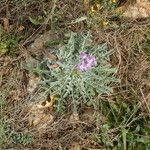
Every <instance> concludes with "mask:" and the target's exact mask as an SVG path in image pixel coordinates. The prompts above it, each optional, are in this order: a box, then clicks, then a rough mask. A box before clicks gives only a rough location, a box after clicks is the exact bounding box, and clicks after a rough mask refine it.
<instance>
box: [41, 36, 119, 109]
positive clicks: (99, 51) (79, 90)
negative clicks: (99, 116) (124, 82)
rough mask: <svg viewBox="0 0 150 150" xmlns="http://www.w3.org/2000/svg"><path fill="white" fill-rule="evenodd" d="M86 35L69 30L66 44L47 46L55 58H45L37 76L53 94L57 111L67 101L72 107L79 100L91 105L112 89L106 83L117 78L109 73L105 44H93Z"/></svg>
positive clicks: (109, 67) (47, 90)
mask: <svg viewBox="0 0 150 150" xmlns="http://www.w3.org/2000/svg"><path fill="white" fill-rule="evenodd" d="M90 38H91V35H90V33H88V34H87V35H86V36H85V35H84V36H78V35H76V34H75V33H71V35H70V39H69V41H68V43H67V44H64V45H63V46H60V47H59V48H56V49H50V50H49V52H50V54H51V55H54V56H55V57H57V59H48V58H46V60H45V62H46V65H47V68H45V69H46V72H45V71H44V72H45V73H44V72H43V73H41V74H40V76H41V77H42V85H43V87H44V90H46V92H48V93H50V95H53V96H56V97H57V110H58V111H60V110H61V109H62V108H63V107H64V106H65V103H66V102H67V101H70V102H71V103H72V106H74V107H73V108H74V109H73V110H74V111H77V106H78V104H79V103H88V104H93V105H94V101H95V100H94V98H95V97H96V96H98V95H100V94H108V93H110V92H112V88H111V87H109V84H110V83H111V82H118V80H117V79H116V78H114V77H113V73H114V72H115V71H116V69H114V68H112V67H111V65H110V63H109V57H110V54H111V52H108V51H107V45H106V44H102V45H94V44H92V41H91V40H90ZM54 66H57V67H54ZM94 106H95V105H94ZM95 107H96V106H95Z"/></svg>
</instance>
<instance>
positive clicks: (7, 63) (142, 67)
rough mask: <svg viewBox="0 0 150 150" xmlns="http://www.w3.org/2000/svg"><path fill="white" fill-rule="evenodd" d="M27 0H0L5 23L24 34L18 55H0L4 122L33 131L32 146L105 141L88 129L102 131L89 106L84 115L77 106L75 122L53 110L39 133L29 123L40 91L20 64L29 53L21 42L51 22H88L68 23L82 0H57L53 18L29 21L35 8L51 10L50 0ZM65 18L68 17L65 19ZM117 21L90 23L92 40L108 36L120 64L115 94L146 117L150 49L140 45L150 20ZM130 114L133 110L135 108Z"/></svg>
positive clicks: (62, 25) (66, 26)
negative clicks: (116, 24) (30, 88)
mask: <svg viewBox="0 0 150 150" xmlns="http://www.w3.org/2000/svg"><path fill="white" fill-rule="evenodd" d="M26 4H27V5H23V4H21V3H20V2H17V3H16V4H15V5H14V4H11V3H10V2H7V1H4V2H2V3H1V4H0V5H1V6H2V7H1V9H0V12H1V17H7V18H8V19H9V24H10V25H12V30H13V32H14V33H15V34H16V35H17V36H20V35H23V37H24V38H23V40H22V41H21V42H20V45H21V46H20V47H21V50H20V53H19V54H18V55H19V56H18V57H15V58H12V57H9V56H3V57H1V58H0V64H1V66H0V74H1V77H2V80H1V81H0V91H1V92H2V93H5V96H6V106H5V107H4V110H6V113H5V115H6V116H7V118H9V119H8V124H9V125H10V126H11V127H10V130H9V131H13V132H15V133H25V134H26V133H30V134H31V135H33V139H34V141H33V142H32V143H31V144H29V145H28V146H27V147H28V148H29V149H31V150H32V149H33V150H34V149H41V150H42V149H67V148H68V149H71V148H72V143H73V142H75V143H77V145H80V147H82V149H88V148H90V149H92V148H93V149H94V148H97V149H102V148H104V149H105V145H101V144H100V142H98V141H97V140H95V138H93V136H91V135H92V133H95V132H96V133H97V134H98V133H99V132H100V130H99V127H98V125H97V121H96V117H94V118H92V115H93V114H94V115H95V116H99V114H97V112H95V111H94V110H90V113H89V116H90V117H89V116H88V117H87V116H86V117H85V116H84V115H85V114H88V110H86V109H85V108H82V111H83V112H82V111H81V112H82V113H80V114H79V118H80V121H77V122H75V123H72V122H70V119H69V118H70V116H71V114H66V115H62V116H59V115H57V114H55V112H52V115H53V116H54V122H53V123H50V124H47V126H46V129H45V130H42V132H41V133H40V132H39V130H37V126H35V127H30V126H29V122H28V116H29V111H28V109H29V104H30V102H31V101H33V102H34V101H35V97H36V94H37V92H38V91H37V92H36V93H35V95H33V94H29V93H28V92H27V84H28V80H29V78H28V72H26V71H25V70H23V69H21V67H20V66H21V63H22V62H23V61H24V59H26V56H27V55H24V50H25V51H26V49H25V48H24V46H25V47H26V46H27V45H28V44H29V43H30V42H32V41H34V39H35V38H36V37H37V36H38V35H39V34H40V33H43V32H44V31H45V30H49V29H50V28H51V27H52V26H53V27H54V25H57V27H54V28H53V30H56V31H58V32H59V33H60V34H63V32H64V31H66V30H71V31H75V32H81V31H84V30H85V28H86V27H87V26H86V23H84V22H81V23H77V24H70V22H71V21H72V20H75V19H76V18H80V17H81V16H83V15H85V11H86V10H85V9H84V6H83V4H82V2H81V1H77V2H76V3H74V2H73V1H71V0H70V1H68V0H65V1H63V2H62V1H59V0H58V1H57V7H56V12H57V13H56V14H54V18H55V17H56V18H57V20H56V21H53V22H51V19H50V18H49V17H48V16H49V15H47V16H46V17H45V21H47V20H48V22H47V24H45V21H44V22H43V23H42V24H41V25H38V26H35V25H33V24H32V23H31V22H30V21H29V19H28V17H29V16H30V17H35V16H34V14H35V13H34V12H38V13H37V16H38V15H41V14H42V15H43V11H44V10H47V13H48V14H49V13H51V11H50V10H51V8H52V6H53V5H52V3H51V2H48V3H45V2H44V1H42V0H41V1H40V2H38V3H37V2H36V1H33V2H30V1H29V2H27V3H26ZM33 6H34V8H33ZM62 7H63V8H64V9H63V10H64V11H63V12H62V10H61V8H62ZM5 8H6V9H5ZM72 8H73V9H72ZM26 10H28V11H26ZM20 17H21V18H20ZM19 18H20V19H19ZM64 20H66V21H65V22H64ZM121 21H122V24H123V25H124V28H122V27H120V28H117V29H113V28H111V29H107V30H103V29H102V30H101V29H94V30H93V31H92V33H93V37H94V39H93V40H94V42H95V43H103V42H107V43H108V45H109V48H110V49H112V48H113V49H114V51H115V52H114V54H113V55H112V58H111V63H112V65H113V66H115V67H117V68H118V72H117V73H116V76H117V77H118V78H119V79H120V80H121V84H120V85H119V86H117V87H116V88H115V90H114V91H115V93H114V95H115V96H116V95H121V97H122V99H121V100H122V101H123V103H126V102H127V103H130V104H132V105H135V104H138V106H139V108H138V111H139V116H140V115H141V116H142V117H143V118H148V117H149V113H150V93H149V91H150V82H149V81H150V77H149V70H150V59H149V57H150V56H149V52H145V51H144V50H143V49H144V48H143V46H142V44H143V43H144V42H145V41H146V39H148V40H149V39H150V37H149V35H150V28H149V21H148V20H147V19H145V20H142V19H141V20H134V21H133V20H132V21H126V20H121ZM0 22H1V23H3V20H0ZM50 24H51V25H52V26H50ZM19 26H24V28H25V29H24V30H23V31H22V32H21V33H20V32H18V30H17V28H18V27H19ZM14 29H15V30H14ZM10 33H11V32H10ZM22 48H24V49H22ZM25 53H26V52H25ZM37 95H38V94H37ZM114 95H112V96H109V97H107V100H108V101H111V100H112V101H113V103H116V101H117V98H116V97H115V96H114ZM113 96H114V97H113ZM33 97H34V98H33ZM129 107H130V106H129ZM132 115H133V116H134V113H133V114H132ZM101 118H103V115H101ZM90 119H91V120H90ZM105 122H107V119H104V118H103V119H101V120H100V123H102V124H103V123H105ZM131 122H132V121H131ZM118 128H119V127H118ZM112 130H114V128H112V129H111V130H110V133H111V134H112V138H114V137H115V138H117V134H116V131H118V129H116V130H115V131H112ZM148 134H149V133H148ZM3 147H5V148H11V147H13V148H18V149H25V147H26V146H24V145H22V144H20V143H19V144H14V143H10V145H4V146H3Z"/></svg>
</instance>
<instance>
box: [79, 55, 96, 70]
mask: <svg viewBox="0 0 150 150" xmlns="http://www.w3.org/2000/svg"><path fill="white" fill-rule="evenodd" d="M80 59H81V60H80V62H79V64H77V65H76V69H78V70H80V71H86V70H88V69H90V68H92V67H95V66H96V65H97V62H96V58H95V57H93V56H90V55H89V54H87V53H85V52H82V53H80Z"/></svg>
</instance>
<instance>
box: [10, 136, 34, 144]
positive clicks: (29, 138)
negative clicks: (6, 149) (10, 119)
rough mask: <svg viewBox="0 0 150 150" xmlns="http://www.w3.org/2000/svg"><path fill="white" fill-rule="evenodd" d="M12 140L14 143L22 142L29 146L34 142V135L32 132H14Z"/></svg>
mask: <svg viewBox="0 0 150 150" xmlns="http://www.w3.org/2000/svg"><path fill="white" fill-rule="evenodd" d="M11 140H12V142H13V143H14V144H22V145H24V146H27V145H29V144H31V143H32V142H33V137H32V135H31V134H29V133H27V134H24V133H12V134H11Z"/></svg>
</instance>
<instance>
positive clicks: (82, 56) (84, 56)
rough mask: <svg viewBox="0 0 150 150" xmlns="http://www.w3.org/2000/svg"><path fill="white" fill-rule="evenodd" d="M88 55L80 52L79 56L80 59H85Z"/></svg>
mask: <svg viewBox="0 0 150 150" xmlns="http://www.w3.org/2000/svg"><path fill="white" fill-rule="evenodd" d="M88 56H89V55H88V54H86V53H84V52H82V53H80V58H81V59H87V57H88Z"/></svg>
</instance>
